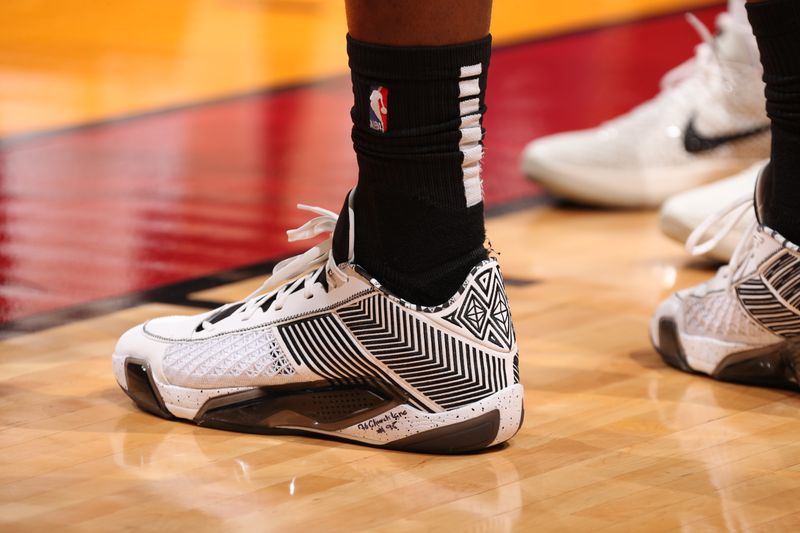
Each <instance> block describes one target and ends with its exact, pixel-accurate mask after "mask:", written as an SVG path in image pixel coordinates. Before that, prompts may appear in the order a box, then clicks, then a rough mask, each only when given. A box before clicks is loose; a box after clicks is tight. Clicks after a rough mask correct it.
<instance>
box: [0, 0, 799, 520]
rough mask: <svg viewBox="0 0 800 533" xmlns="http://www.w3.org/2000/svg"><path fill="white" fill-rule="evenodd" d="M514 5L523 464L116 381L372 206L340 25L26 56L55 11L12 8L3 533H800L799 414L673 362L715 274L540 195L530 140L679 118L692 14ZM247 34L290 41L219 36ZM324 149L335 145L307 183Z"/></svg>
mask: <svg viewBox="0 0 800 533" xmlns="http://www.w3.org/2000/svg"><path fill="white" fill-rule="evenodd" d="M495 3H496V4H497V11H498V13H497V14H496V17H495V23H494V24H495V26H494V32H495V34H496V35H497V36H498V37H499V39H498V40H499V41H500V46H499V47H498V50H497V52H496V54H495V56H494V58H493V66H492V72H491V75H492V76H493V77H492V78H491V79H492V81H491V83H492V84H493V85H492V87H491V88H490V95H489V98H490V100H489V106H490V114H489V118H488V121H489V122H488V124H487V126H488V127H489V129H490V133H489V137H488V138H487V154H488V155H487V162H486V163H487V164H486V180H487V183H486V186H487V205H488V208H489V214H490V217H489V219H488V231H489V236H490V238H491V241H492V245H493V248H495V249H496V250H498V251H499V252H500V254H501V255H500V262H501V265H502V267H503V271H504V274H505V275H506V276H507V278H508V281H509V297H510V301H511V308H512V313H513V316H514V320H515V325H516V329H517V333H518V337H519V342H520V354H521V359H520V363H521V373H522V382H523V384H524V386H525V388H526V401H525V408H526V419H525V423H524V425H523V427H522V429H521V431H520V433H519V434H518V435H517V436H516V437H515V438H514V439H513V440H512V441H511V443H510V444H509V445H507V446H504V447H502V448H500V449H495V450H490V451H487V452H485V453H480V454H474V455H468V456H445V457H442V456H430V455H419V454H406V453H401V452H392V451H381V450H376V449H372V448H363V447H358V446H354V445H349V444H342V443H335V442H328V441H322V440H313V439H309V438H301V437H266V436H257V435H245V434H235V433H229V432H223V431H217V430H210V429H200V428H197V427H194V426H191V425H188V424H180V423H174V422H167V421H164V420H161V419H157V418H154V417H152V416H149V415H147V414H144V413H142V412H140V411H138V410H137V409H136V408H135V407H134V406H133V405H132V404H131V402H130V401H129V400H128V399H127V397H125V396H124V395H123V394H122V393H121V391H120V390H119V389H118V388H117V386H116V384H115V382H114V378H113V376H112V374H111V368H110V354H111V351H112V349H113V346H114V343H115V341H116V338H117V337H118V336H119V335H120V334H121V332H123V331H125V330H126V329H127V328H129V327H130V326H132V325H134V324H136V323H139V322H141V321H143V320H146V319H148V318H151V317H154V316H158V315H164V314H174V313H196V312H199V311H201V310H203V309H205V308H208V307H209V306H212V305H217V304H221V303H224V302H226V301H230V300H233V299H239V298H241V297H242V296H243V295H245V294H247V293H248V292H249V291H250V290H251V289H252V288H254V287H255V286H257V285H258V284H259V283H260V281H261V279H262V278H263V276H264V275H266V273H267V272H268V271H269V266H270V265H271V264H272V263H273V262H274V261H275V260H276V259H278V258H280V257H283V256H285V255H287V254H289V253H292V252H293V251H295V250H296V249H295V248H290V247H288V246H286V245H285V244H284V243H283V242H282V238H283V237H282V232H283V230H285V229H286V228H288V227H293V225H294V224H296V223H297V222H298V221H302V218H299V219H298V218H297V216H296V215H295V214H294V212H293V211H292V209H291V204H293V203H295V202H297V201H304V202H307V203H320V204H322V205H326V206H330V207H334V208H335V207H336V205H337V204H338V203H339V200H340V197H341V194H342V193H343V191H344V190H345V189H346V188H347V186H349V185H350V184H351V183H352V170H353V161H352V159H350V158H351V156H350V154H349V152H348V150H349V139H348V138H347V120H348V118H347V116H346V109H347V106H349V103H348V98H349V94H348V92H349V88H348V86H347V80H346V78H343V77H342V76H341V72H342V70H341V65H342V63H341V60H342V57H341V56H338V59H336V58H335V57H334V59H330V58H328V60H326V59H325V58H324V57H321V56H320V50H321V49H325V50H327V49H330V50H336V43H338V42H339V41H340V40H341V39H340V37H341V24H342V21H341V18H340V15H335V13H337V12H338V11H339V10H340V9H341V6H340V5H339V4H338V2H336V3H330V2H315V1H311V0H309V1H305V2H303V1H296V2H289V1H287V2H278V1H268V0H265V1H264V2H247V1H227V2H220V1H217V2H210V1H209V2H202V1H196V2H192V1H188V0H187V1H185V2H175V3H169V4H168V5H167V7H163V9H162V8H160V7H159V6H165V5H166V4H165V3H158V4H156V3H150V2H143V3H142V4H141V5H140V6H139V8H140V10H137V11H136V12H133V11H130V8H129V7H127V8H126V7H124V6H122V5H121V4H120V5H117V6H114V4H113V3H111V4H108V5H106V6H105V7H104V8H99V11H98V10H95V11H94V12H93V14H92V16H87V17H77V16H76V13H79V14H80V13H85V10H84V11H81V6H82V4H81V3H80V2H63V3H62V2H59V3H54V4H51V7H50V9H51V11H50V12H49V15H50V17H49V18H48V17H44V19H47V20H43V19H42V18H37V19H36V20H37V22H36V24H33V25H32V26H29V27H28V31H27V32H26V31H23V30H22V29H21V25H20V24H19V21H21V20H32V19H31V18H30V17H31V16H32V15H33V14H35V13H33V12H32V10H33V11H35V10H36V9H45V8H44V7H43V5H37V3H35V2H34V3H24V4H23V3H18V4H15V3H13V2H12V3H9V4H4V5H3V6H2V7H0V25H3V26H4V28H3V29H4V30H8V31H0V42H1V43H2V44H3V46H0V110H2V113H0V118H2V122H1V123H0V132H1V133H2V135H3V138H2V140H0V151H2V160H3V165H2V176H1V177H2V181H1V182H2V187H3V195H2V202H0V204H1V205H2V209H1V210H0V212H1V213H2V215H0V221H2V227H3V230H4V231H3V232H2V239H0V259H2V261H0V272H1V273H2V287H0V296H1V297H2V304H3V305H2V306H0V316H2V319H3V320H4V323H3V329H2V337H3V338H2V340H1V341H0V530H2V531H17V530H20V531H21V530H30V531H41V530H46V529H51V528H52V529H56V528H57V529H58V530H64V531H113V530H118V529H126V530H137V529H142V530H157V531H173V530H174V531H178V530H180V531H219V530H242V531H249V530H256V531H259V530H265V531H266V530H269V531H273V530H274V531H301V530H309V529H312V528H313V529H316V530H323V531H354V530H369V531H392V532H394V531H418V530H426V531H428V530H430V531H440V530H447V531H454V530H455V531H515V530H532V531H533V530H536V531H539V530H543V531H545V530H546V531H551V530H552V531H566V530H569V531H585V530H590V529H591V530H614V531H675V530H681V531H718V530H730V531H745V530H747V531H785V530H796V529H798V526H800V511H798V509H797V506H796V501H797V500H798V498H799V497H800V443H798V437H800V397H799V396H798V395H796V394H793V393H790V392H785V391H777V390H768V389H758V388H753V387H745V386H739V385H733V384H726V383H719V382H715V381H712V380H710V379H706V378H702V377H698V376H690V375H687V374H684V373H681V372H678V371H675V370H673V369H671V368H668V367H666V366H665V365H664V364H663V363H662V362H661V360H660V359H659V357H658V356H657V354H656V353H655V352H654V350H653V349H652V348H651V347H650V344H649V341H648V339H647V324H648V321H649V318H650V314H651V313H652V311H653V309H654V308H655V306H656V305H657V303H658V302H659V301H660V300H661V299H662V298H663V297H665V296H666V295H667V294H669V292H671V291H673V290H675V289H677V288H681V287H685V286H688V285H691V284H694V283H697V282H699V281H702V280H704V279H706V278H708V277H709V276H710V275H711V273H712V271H713V270H712V265H709V264H705V263H702V262H699V261H697V260H692V259H690V258H689V257H688V256H687V255H686V254H685V252H684V251H683V250H682V248H681V247H680V246H679V245H677V244H675V243H672V242H669V241H668V240H667V239H666V238H665V237H663V236H662V235H661V234H660V233H659V232H658V230H657V227H656V220H655V214H654V213H652V212H614V211H605V210H592V209H580V208H576V207H570V206H564V205H559V204H557V203H555V202H553V201H552V200H551V199H548V198H547V197H544V196H542V195H541V193H540V192H539V191H538V190H536V189H535V187H533V186H532V185H530V184H528V183H527V182H525V181H524V179H522V178H521V176H519V173H518V171H517V170H516V163H517V160H516V158H517V157H518V153H519V150H520V149H521V147H522V145H523V144H524V142H525V141H527V140H529V139H530V138H533V137H535V136H538V135H542V134H546V133H550V132H552V131H557V130H562V129H569V128H574V127H582V126H588V125H591V124H593V123H595V122H597V121H599V120H602V119H606V118H610V117H611V116H614V115H615V114H617V113H619V112H621V111H624V110H625V109H627V108H628V107H630V106H631V105H633V104H635V103H636V102H639V101H642V100H644V99H646V98H647V97H649V96H650V95H651V94H653V92H654V91H655V90H656V83H657V80H658V77H659V76H660V74H662V73H663V72H664V71H665V70H666V69H667V68H668V67H670V66H673V65H675V64H677V63H678V62H680V61H681V60H683V59H684V58H686V57H688V56H689V54H690V53H691V47H692V46H693V44H694V43H695V41H696V39H695V37H694V36H693V34H692V33H691V30H689V29H687V28H684V24H683V23H682V21H681V16H680V15H678V14H675V15H664V16H661V15H659V14H661V13H671V12H678V11H680V10H682V9H683V8H684V7H686V5H683V4H678V3H675V2H648V1H637V2H600V3H598V2H593V3H589V2H581V1H578V0H570V2H567V3H568V4H569V6H568V7H571V9H566V8H564V9H560V10H553V6H549V7H548V6H537V7H536V9H539V8H540V7H541V9H540V10H539V11H537V10H536V9H534V8H533V7H531V6H530V5H528V4H527V3H522V2H511V1H510V0H509V2H507V3H505V4H504V3H503V2H495ZM56 4H57V5H58V7H57V8H53V7H52V6H53V5H56ZM10 6H11V7H10ZM512 8H513V9H512ZM548 9H550V10H553V11H552V12H550V11H548ZM162 11H164V12H162ZM718 11H719V7H718V6H716V7H711V8H704V9H699V10H698V14H699V15H700V16H701V18H702V19H703V20H704V21H706V22H709V21H712V20H713V16H714V14H715V13H717V12H718ZM43 13H45V12H42V13H39V14H43ZM243 13H244V14H243ZM247 13H250V14H251V15H252V13H257V14H259V15H258V16H261V17H263V18H264V19H265V21H266V22H264V21H262V22H264V23H265V24H267V28H268V31H266V32H265V31H256V29H255V28H252V27H250V30H251V31H252V33H253V34H252V35H249V37H248V38H249V39H250V40H249V41H248V39H244V38H242V39H239V38H235V37H237V36H238V37H241V32H235V31H233V30H234V28H233V26H228V28H229V30H230V31H229V32H228V33H227V34H225V33H224V32H223V33H222V34H220V35H217V34H216V33H215V32H213V31H212V30H213V29H214V28H217V26H218V25H219V24H218V23H213V24H212V22H211V21H212V20H213V21H218V22H219V21H222V22H225V23H230V24H233V23H237V24H243V20H250V19H249V18H248V17H247V16H245V15H246V14H247ZM515 13H516V14H517V15H518V16H514V14H515ZM570 13H571V14H572V16H568V15H569V14H570ZM575 13H579V15H575ZM122 15H125V17H122V18H120V17H121V16H122ZM521 15H525V16H524V17H523V16H521ZM651 15H659V16H658V17H656V18H647V19H643V17H649V16H651ZM336 17H339V18H336ZM525 17H528V18H527V21H526V18H525ZM320 19H325V22H321V21H320ZM621 19H631V20H633V19H642V20H639V21H638V22H636V21H634V22H625V23H624V24H617V22H619V21H620V20H621ZM48 20H49V22H48ZM121 20H129V21H133V22H135V24H131V27H132V28H133V30H131V31H132V34H128V35H121V34H118V32H117V31H116V29H115V24H116V25H118V26H119V25H120V24H121V22H120V21H121ZM286 20H291V21H292V23H293V24H294V25H295V26H293V27H294V28H295V29H297V28H305V29H306V30H307V31H310V32H313V33H314V35H320V36H321V37H319V40H318V41H317V45H315V46H318V48H315V50H308V49H305V51H303V50H300V51H297V54H299V55H300V56H302V57H304V59H303V61H298V62H297V64H293V63H291V62H287V60H286V59H278V58H279V57H283V56H285V54H286V53H288V52H286V50H285V49H282V48H281V46H283V47H285V46H289V45H287V44H286V43H287V42H289V43H290V44H292V43H291V42H290V41H291V40H292V39H295V40H296V42H295V43H294V44H293V46H305V45H299V44H297V43H302V42H304V41H303V40H302V39H301V38H300V37H298V33H297V32H294V33H293V32H292V31H291V27H289V26H287V25H286V24H284V23H285V22H286ZM15 22H16V23H15ZM145 22H147V23H149V26H147V24H145ZM178 22H182V23H183V24H177V23H178ZM300 22H303V25H301V26H298V24H300ZM610 23H614V24H612V25H610V26H607V25H608V24H610ZM48 24H49V26H48ZM222 25H223V26H224V24H222ZM605 26H607V27H605ZM31 27H32V28H33V29H31ZM309 27H310V29H309ZM590 27H602V29H594V30H591V31H588V30H587V31H580V32H576V30H579V29H582V28H584V29H585V28H590ZM48 28H49V30H48ZM148 28H149V30H148ZM240 29H241V28H240ZM275 32H277V33H275ZM301 33H302V32H301ZM274 35H278V36H280V39H277V38H275V37H273V36H274ZM556 35H558V36H556ZM545 36H547V38H544V37H545ZM655 36H661V38H662V39H663V40H664V42H662V43H661V44H659V39H655V38H654V37H655ZM267 37H269V38H267ZM646 38H647V39H648V41H647V42H648V44H649V46H648V47H647V50H646V53H645V52H642V51H641V46H639V47H637V46H635V43H641V42H642V41H643V39H646ZM276 39H277V41H280V42H281V43H283V44H281V45H280V46H278V45H274V46H273V43H274V42H276ZM326 39H327V40H328V41H330V43H334V44H332V45H331V44H325V43H328V41H326ZM337 39H338V40H337ZM248 42H249V43H250V47H249V48H248V47H247V46H245V45H246V44H247V43H248ZM267 42H268V43H269V46H267V45H266V44H264V43H267ZM320 42H321V43H323V44H325V46H322V45H320V44H319V43H320ZM175 43H181V45H180V46H177V45H176V44H175ZM187 43H188V44H187ZM253 43H256V44H258V43H261V44H262V45H263V48H262V49H257V50H254V49H253V46H255V44H253ZM275 46H277V48H275ZM219 49H223V50H224V51H225V54H222V53H218V52H219ZM187 50H188V52H187ZM587 50H591V54H590V53H589V52H587ZM110 51H113V53H112V52H110ZM248 51H249V52H248ZM279 52H280V53H279ZM245 53H249V54H250V55H249V56H247V58H248V59H247V61H244V60H243V63H244V66H243V65H242V64H239V65H238V66H237V65H236V64H232V63H231V62H222V63H219V64H220V65H221V66H220V67H219V68H221V69H222V70H223V71H224V72H219V73H217V74H218V75H216V76H214V75H211V74H210V73H209V72H208V71H206V70H203V69H202V68H200V65H201V64H203V61H206V62H208V61H209V58H210V57H211V58H212V59H213V58H214V57H216V59H217V61H218V60H219V58H221V57H223V56H226V54H233V55H234V56H236V57H238V54H245ZM331 53H333V54H341V51H333V52H331ZM26 54H27V55H26ZM182 54H183V55H182ZM270 54H273V56H270ZM282 54H283V55H282ZM253 57H256V59H253ZM265 58H266V59H265ZM120 61H122V62H123V63H124V64H120ZM248 61H250V62H248ZM254 64H257V65H260V66H261V68H259V69H252V68H251V67H252V65H254ZM176 65H182V66H183V69H182V70H181V69H180V68H178V67H177V66H176ZM264 65H267V67H265V66H264ZM158 75H161V76H162V77H160V78H156V79H158V80H160V81H159V83H153V82H152V78H151V77H152V76H158ZM37 80H38V81H39V82H41V81H42V80H47V83H44V84H42V83H36V81H37ZM320 80H321V81H320ZM576 80H577V81H581V80H582V81H584V82H585V83H576ZM12 81H13V83H11V82H12ZM56 81H57V83H56ZM126 87H127V89H126ZM492 91H494V92H492ZM565 99H566V100H568V101H570V102H572V104H571V105H569V106H565V105H563V100H565ZM253 117H258V120H255V119H254V118H253ZM331 117H338V118H331ZM298 123H302V124H309V123H310V124H313V125H314V126H313V127H298V126H297V124H298ZM273 129H276V130H277V131H279V132H280V134H279V135H278V134H276V135H269V134H266V133H265V131H266V132H269V131H272V130H273ZM318 129H322V130H324V131H325V132H327V133H328V134H329V137H330V138H332V139H334V141H333V142H332V143H329V144H331V146H330V147H329V148H328V149H327V150H322V151H321V152H320V151H314V152H313V153H314V154H315V158H313V159H314V161H309V159H311V158H309V157H308V155H309V154H310V153H312V152H311V150H314V149H315V147H318V146H319V145H320V144H321V141H322V139H323V137H321V136H320V134H319V133H318V132H317V131H316V130H318ZM348 173H349V174H348ZM337 174H340V175H343V176H344V177H342V176H340V177H336V176H337ZM348 176H350V177H348ZM309 197H310V198H309ZM109 256H111V257H110V258H109Z"/></svg>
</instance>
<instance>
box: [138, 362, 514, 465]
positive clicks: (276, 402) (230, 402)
mask: <svg viewBox="0 0 800 533" xmlns="http://www.w3.org/2000/svg"><path fill="white" fill-rule="evenodd" d="M125 375H126V379H127V385H128V389H127V390H125V389H123V390H124V391H125V393H126V394H127V395H128V396H129V397H130V398H131V400H133V402H134V403H135V404H136V405H137V407H139V408H140V409H141V410H143V411H145V412H147V413H150V414H153V415H156V416H158V417H161V418H164V419H167V420H176V421H181V422H186V423H191V424H194V425H197V426H200V427H208V428H213V429H220V430H225V431H235V432H240V433H255V434H261V435H294V436H304V437H313V438H316V439H324V440H333V441H338V442H346V443H350V444H358V445H360V446H369V447H373V448H380V449H388V450H397V451H404V452H414V453H425V454H437V455H451V454H469V453H477V452H481V451H484V450H487V449H490V448H497V447H501V446H503V445H504V444H503V443H501V444H499V445H495V446H490V445H491V443H492V442H493V441H494V440H495V438H496V437H497V435H498V433H499V432H500V430H501V427H500V412H499V411H498V410H496V409H495V410H492V411H488V412H486V413H483V414H482V415H480V416H477V417H475V418H472V419H470V420H465V421H464V422H459V423H456V424H451V425H448V426H445V427H440V428H435V429H430V430H427V431H424V432H421V433H418V434H416V435H411V436H409V437H405V438H402V439H398V440H395V441H392V442H390V443H388V444H385V445H376V444H370V443H365V442H362V441H359V440H356V439H350V438H346V437H341V436H337V435H331V434H328V433H321V432H318V431H314V430H310V429H302V428H286V427H274V425H273V424H274V423H275V419H276V418H278V419H280V421H281V422H282V423H283V424H286V425H294V424H292V423H291V421H292V420H295V421H296V423H298V424H299V423H303V422H305V423H309V422H310V423H311V424H313V425H314V426H315V427H320V429H324V428H331V427H336V421H335V420H332V419H335V418H336V413H335V412H334V413H328V416H327V418H324V417H320V416H319V413H317V412H314V413H311V414H312V415H314V419H310V418H308V415H309V412H308V410H309V405H308V401H307V400H308V396H309V395H313V394H323V393H330V392H331V391H336V390H338V391H339V393H340V394H347V395H348V396H349V397H352V396H353V394H354V393H355V392H357V393H358V394H360V395H361V401H362V402H363V401H365V400H364V398H366V397H367V395H366V394H365V392H364V389H363V388H361V389H355V388H352V387H351V388H339V389H331V388H326V389H320V388H319V387H317V388H316V389H309V388H307V387H301V388H300V389H295V390H290V389H283V390H282V391H281V394H279V395H276V394H274V393H271V392H269V391H260V390H256V391H248V392H247V393H242V394H238V395H236V394H235V395H231V396H229V397H221V398H220V397H218V398H212V399H210V400H208V401H207V402H206V404H204V405H203V407H201V408H200V410H199V411H198V412H197V415H196V416H195V418H194V419H193V420H189V419H183V418H178V417H175V416H174V415H172V413H170V412H169V410H168V409H167V408H166V405H165V404H164V401H163V399H162V398H161V395H160V394H159V392H158V387H157V386H156V385H155V383H154V381H153V377H152V373H151V372H150V368H149V365H148V364H147V362H146V361H143V360H140V359H135V358H128V359H126V360H125ZM370 392H371V394H372V396H375V397H377V398H372V399H371V403H370V404H369V405H365V406H364V408H363V409H361V410H360V411H359V412H358V413H357V415H358V418H357V419H363V420H366V419H368V418H370V417H371V416H374V415H377V414H380V413H381V412H384V411H386V410H388V409H391V407H392V406H394V405H399V403H398V402H397V399H396V398H388V397H384V398H382V397H380V396H381V394H382V393H383V391H375V390H371V391H370ZM298 398H302V399H303V403H304V405H302V407H303V409H301V411H304V412H303V413H301V414H298V413H291V409H287V407H291V406H293V405H294V406H297V405H298V404H297V403H294V404H293V403H292V402H297V399H298ZM348 407H351V406H348ZM345 413H346V414H348V415H350V416H345V417H344V418H342V420H341V421H340V422H341V424H340V425H341V427H345V426H349V425H352V424H353V423H354V422H353V420H354V418H353V416H352V415H353V413H352V412H349V411H342V414H345ZM523 415H524V413H523ZM287 417H288V418H287ZM317 418H321V419H322V421H321V422H320V421H319V420H317ZM287 422H288V423H287ZM356 423H357V422H356ZM521 426H522V420H520V427H521ZM517 430H519V428H517Z"/></svg>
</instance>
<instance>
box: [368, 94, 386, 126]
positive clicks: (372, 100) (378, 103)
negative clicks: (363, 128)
mask: <svg viewBox="0 0 800 533" xmlns="http://www.w3.org/2000/svg"><path fill="white" fill-rule="evenodd" d="M370 89H372V92H371V93H370V95H369V127H370V128H372V129H373V130H375V131H379V132H381V133H386V130H387V125H388V124H387V118H388V116H387V114H388V111H389V110H388V109H387V106H388V105H389V90H388V89H387V88H386V87H383V86H381V85H377V86H376V85H373V86H372V87H370Z"/></svg>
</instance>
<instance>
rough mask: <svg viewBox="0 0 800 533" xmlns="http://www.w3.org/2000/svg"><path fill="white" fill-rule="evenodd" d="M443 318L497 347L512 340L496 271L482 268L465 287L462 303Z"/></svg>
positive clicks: (504, 296) (504, 297)
mask: <svg viewBox="0 0 800 533" xmlns="http://www.w3.org/2000/svg"><path fill="white" fill-rule="evenodd" d="M444 318H445V320H447V321H448V322H450V323H452V324H455V325H456V326H460V327H462V328H464V329H466V330H467V331H469V332H470V333H472V334H473V335H474V336H476V337H478V338H481V339H486V340H488V341H489V342H491V343H492V344H494V345H496V346H498V347H499V348H503V349H507V348H509V347H511V345H512V344H513V343H514V327H513V326H512V324H511V314H510V312H509V308H508V298H507V297H506V292H505V288H504V286H503V279H502V277H501V276H500V273H499V272H498V271H495V270H487V271H485V272H482V273H481V274H480V275H479V276H478V277H477V278H476V279H475V283H474V284H473V285H471V286H470V287H469V289H467V294H466V296H465V297H464V300H463V303H462V304H461V305H460V306H459V307H458V309H456V310H455V311H453V312H452V313H450V314H448V315H445V317H444Z"/></svg>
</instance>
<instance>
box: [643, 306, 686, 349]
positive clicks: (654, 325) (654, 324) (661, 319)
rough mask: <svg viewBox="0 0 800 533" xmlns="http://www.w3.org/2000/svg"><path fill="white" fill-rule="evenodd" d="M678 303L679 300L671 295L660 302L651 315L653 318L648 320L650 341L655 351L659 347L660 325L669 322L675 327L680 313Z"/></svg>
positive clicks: (661, 328)
mask: <svg viewBox="0 0 800 533" xmlns="http://www.w3.org/2000/svg"><path fill="white" fill-rule="evenodd" d="M680 303H681V301H680V298H679V297H678V296H677V295H675V294H673V295H671V296H670V297H669V298H667V299H666V300H664V301H663V302H661V303H660V304H659V306H658V307H657V308H656V311H655V313H653V317H652V319H651V320H650V340H651V341H652V343H653V345H654V346H655V347H656V348H657V349H658V348H659V347H660V345H661V340H662V338H661V336H662V330H663V327H662V324H663V323H665V322H671V323H673V324H675V326H676V327H677V324H678V321H679V318H680V312H681V305H680Z"/></svg>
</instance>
